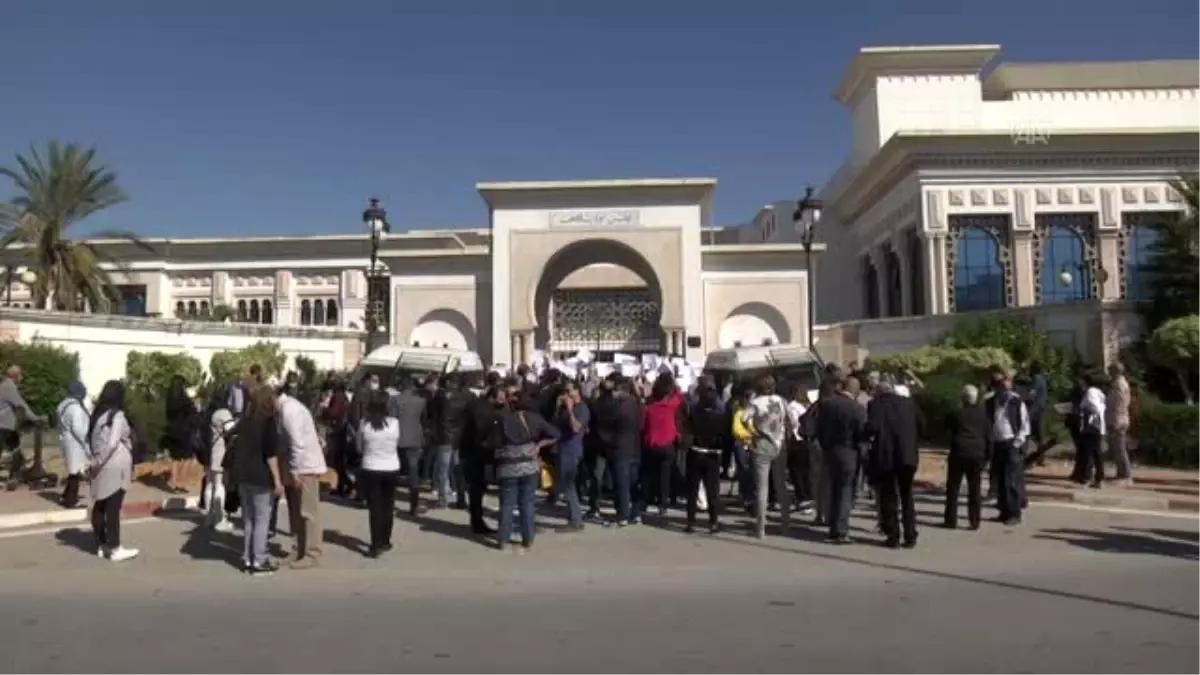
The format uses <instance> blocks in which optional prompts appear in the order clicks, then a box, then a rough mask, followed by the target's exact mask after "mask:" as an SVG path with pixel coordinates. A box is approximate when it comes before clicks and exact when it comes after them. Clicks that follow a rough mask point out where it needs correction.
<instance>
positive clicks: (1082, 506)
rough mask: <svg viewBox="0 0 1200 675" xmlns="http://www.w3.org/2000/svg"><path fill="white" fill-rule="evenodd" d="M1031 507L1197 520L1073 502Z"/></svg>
mask: <svg viewBox="0 0 1200 675" xmlns="http://www.w3.org/2000/svg"><path fill="white" fill-rule="evenodd" d="M1029 505H1030V506H1037V507H1039V508H1041V507H1043V506H1052V507H1054V508H1057V509H1075V510H1076V511H1099V512H1101V513H1114V514H1118V515H1126V516H1156V517H1158V518H1177V519H1181V520H1192V521H1194V520H1196V517H1197V514H1195V513H1187V512H1178V513H1177V512H1174V511H1146V510H1142V509H1122V508H1118V507H1115V506H1100V505H1095V504H1076V503H1072V502H1038V501H1031V502H1029Z"/></svg>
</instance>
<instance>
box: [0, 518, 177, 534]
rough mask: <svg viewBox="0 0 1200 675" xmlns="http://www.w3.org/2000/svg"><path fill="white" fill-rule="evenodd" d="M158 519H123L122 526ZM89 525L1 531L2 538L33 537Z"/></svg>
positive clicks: (158, 519) (78, 528)
mask: <svg viewBox="0 0 1200 675" xmlns="http://www.w3.org/2000/svg"><path fill="white" fill-rule="evenodd" d="M156 520H157V521H160V522H161V521H162V519H161V518H155V517H154V516H146V517H145V518H131V519H129V520H122V521H121V527H125V526H126V525H136V524H138V523H149V522H152V521H156ZM87 527H89V526H88V525H85V524H79V525H69V526H66V527H63V526H61V525H60V526H58V527H43V528H39V529H36V530H22V531H20V532H0V539H12V538H14V537H32V536H34V535H39V534H54V533H55V532H62V531H63V530H82V529H85V528H87Z"/></svg>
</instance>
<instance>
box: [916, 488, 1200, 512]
mask: <svg viewBox="0 0 1200 675" xmlns="http://www.w3.org/2000/svg"><path fill="white" fill-rule="evenodd" d="M913 487H914V488H916V489H918V490H922V491H925V492H932V493H935V494H945V493H946V489H945V486H943V485H941V484H940V483H934V482H932V481H914V482H913ZM1025 496H1026V497H1027V498H1028V499H1029V501H1031V502H1058V503H1069V504H1079V505H1081V506H1096V507H1108V508H1122V509H1133V510H1139V511H1167V512H1179V511H1187V512H1191V513H1196V512H1197V511H1200V500H1197V499H1186V498H1181V497H1169V496H1161V497H1154V496H1144V495H1121V494H1118V493H1115V492H1112V491H1110V492H1093V491H1082V490H1074V489H1070V488H1062V489H1055V488H1045V487H1037V486H1027V487H1026V488H1025Z"/></svg>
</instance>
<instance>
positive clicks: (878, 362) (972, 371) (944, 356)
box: [867, 345, 1013, 384]
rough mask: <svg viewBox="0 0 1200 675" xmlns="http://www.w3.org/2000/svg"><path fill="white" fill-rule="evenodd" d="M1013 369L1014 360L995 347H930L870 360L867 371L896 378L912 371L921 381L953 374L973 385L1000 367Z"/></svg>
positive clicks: (868, 360)
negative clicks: (931, 376) (874, 371)
mask: <svg viewBox="0 0 1200 675" xmlns="http://www.w3.org/2000/svg"><path fill="white" fill-rule="evenodd" d="M1012 365H1013V361H1012V357H1011V356H1009V355H1008V353H1007V352H1005V351H1004V350H1002V349H997V348H995V347H976V348H968V349H957V348H951V347H935V346H932V345H930V346H926V347H920V348H918V349H914V350H912V351H911V352H905V353H903V354H889V355H887V356H881V357H879V358H870V359H867V370H878V371H879V372H882V373H892V374H893V375H898V374H900V373H903V372H905V371H909V370H911V371H912V372H914V373H916V374H917V376H918V377H921V378H925V377H928V376H930V375H935V374H947V375H950V374H953V375H959V376H960V377H962V378H964V379H967V380H969V381H974V380H984V379H986V378H987V373H988V371H989V370H990V369H992V368H994V367H996V366H1000V367H1003V368H1010V367H1012ZM964 384H965V383H964Z"/></svg>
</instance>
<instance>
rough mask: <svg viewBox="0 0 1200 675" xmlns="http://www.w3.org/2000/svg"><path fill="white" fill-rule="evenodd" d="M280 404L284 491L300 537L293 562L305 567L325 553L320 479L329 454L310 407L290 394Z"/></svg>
mask: <svg viewBox="0 0 1200 675" xmlns="http://www.w3.org/2000/svg"><path fill="white" fill-rule="evenodd" d="M276 406H277V409H278V414H279V425H280V429H281V431H282V432H283V439H282V440H283V444H284V449H283V455H282V458H283V459H284V460H285V461H284V462H283V463H284V464H285V465H286V468H285V474H286V476H287V480H286V481H285V492H284V494H285V496H286V498H287V505H288V518H289V520H290V521H291V532H292V536H294V537H295V538H296V546H295V549H294V550H293V555H292V556H289V558H290V564H291V567H292V568H293V569H305V568H309V567H314V566H316V565H317V559H318V557H319V556H320V555H321V538H322V530H321V521H320V506H321V494H320V483H319V480H320V477H321V475H322V474H324V473H325V471H326V468H325V455H324V452H323V451H322V449H321V442H320V439H318V438H317V430H316V425H315V424H314V423H313V416H312V413H310V412H309V411H308V408H305V407H304V404H302V403H300V401H298V400H296V399H295V398H292V397H291V396H288V395H287V394H283V395H281V396H279V397H278V399H277V403H276ZM293 556H294V557H293Z"/></svg>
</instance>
